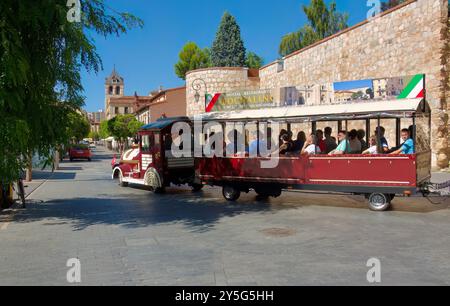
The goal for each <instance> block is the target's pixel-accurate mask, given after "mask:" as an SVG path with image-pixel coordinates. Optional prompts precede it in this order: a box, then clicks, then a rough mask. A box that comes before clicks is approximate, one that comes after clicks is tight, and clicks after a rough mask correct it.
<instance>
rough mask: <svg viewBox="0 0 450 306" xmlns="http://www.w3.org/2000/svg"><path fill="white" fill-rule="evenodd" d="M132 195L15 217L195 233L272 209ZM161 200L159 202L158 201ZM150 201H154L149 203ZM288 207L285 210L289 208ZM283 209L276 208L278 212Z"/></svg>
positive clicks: (60, 204) (49, 206)
mask: <svg viewBox="0 0 450 306" xmlns="http://www.w3.org/2000/svg"><path fill="white" fill-rule="evenodd" d="M150 196H151V197H152V199H150V198H149V195H146V194H142V195H133V196H127V197H126V198H75V199H63V200H52V201H48V202H44V203H42V204H37V205H31V206H29V208H28V209H27V210H24V211H22V212H21V213H20V214H18V215H17V216H16V217H15V222H22V223H28V222H35V221H39V220H51V221H52V222H51V223H49V224H53V222H69V223H71V224H72V226H73V228H74V230H75V231H79V230H83V229H85V228H87V227H90V226H93V225H98V224H111V225H120V226H124V227H129V228H138V227H146V226H149V225H158V224H170V223H172V224H174V223H181V224H183V225H184V226H186V227H188V228H190V229H191V230H192V231H193V232H207V231H209V230H210V229H212V228H213V227H214V226H215V225H216V224H217V223H218V221H219V220H220V219H221V218H224V217H233V216H237V215H241V214H246V213H261V214H264V213H270V212H271V211H272V210H273V207H271V205H270V204H269V203H268V202H266V203H264V202H261V201H259V202H258V201H255V202H253V203H251V204H249V203H248V201H246V204H228V203H225V200H223V201H222V200H221V201H220V203H219V201H216V202H215V203H211V198H204V197H202V195H201V193H200V194H199V195H195V194H192V193H191V192H189V191H184V192H183V196H180V194H179V192H177V193H175V194H173V195H172V194H171V195H150ZM159 198H160V199H159ZM150 201H151V202H150ZM287 208H288V207H286V209H287ZM279 209H283V208H282V207H281V208H277V210H279Z"/></svg>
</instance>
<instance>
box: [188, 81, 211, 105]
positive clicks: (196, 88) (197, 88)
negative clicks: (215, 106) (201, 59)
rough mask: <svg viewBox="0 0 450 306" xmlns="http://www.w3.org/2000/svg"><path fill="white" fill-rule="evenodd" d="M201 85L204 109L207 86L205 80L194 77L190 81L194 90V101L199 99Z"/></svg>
mask: <svg viewBox="0 0 450 306" xmlns="http://www.w3.org/2000/svg"><path fill="white" fill-rule="evenodd" d="M202 86H204V87H205V109H206V95H207V94H208V86H207V85H206V82H205V80H203V79H200V78H199V79H195V80H194V81H193V82H192V89H193V90H194V91H195V94H194V98H195V102H196V103H198V102H199V101H200V90H201V89H202Z"/></svg>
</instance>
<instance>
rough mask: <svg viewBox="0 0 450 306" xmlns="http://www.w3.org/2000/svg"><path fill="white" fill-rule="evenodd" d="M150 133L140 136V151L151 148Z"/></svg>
mask: <svg viewBox="0 0 450 306" xmlns="http://www.w3.org/2000/svg"><path fill="white" fill-rule="evenodd" d="M151 147H152V146H151V143H150V135H143V136H142V152H149V151H150V149H151Z"/></svg>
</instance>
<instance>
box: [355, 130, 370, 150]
mask: <svg viewBox="0 0 450 306" xmlns="http://www.w3.org/2000/svg"><path fill="white" fill-rule="evenodd" d="M357 133H358V139H359V141H360V142H361V151H365V150H367V149H368V148H369V146H368V145H367V142H366V141H365V140H364V138H365V137H366V131H364V130H363V129H361V130H358V132H357Z"/></svg>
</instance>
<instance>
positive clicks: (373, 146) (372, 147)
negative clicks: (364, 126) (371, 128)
mask: <svg viewBox="0 0 450 306" xmlns="http://www.w3.org/2000/svg"><path fill="white" fill-rule="evenodd" d="M362 154H378V142H377V136H376V135H373V136H371V137H370V139H369V148H368V149H367V150H365V151H364V152H362Z"/></svg>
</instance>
